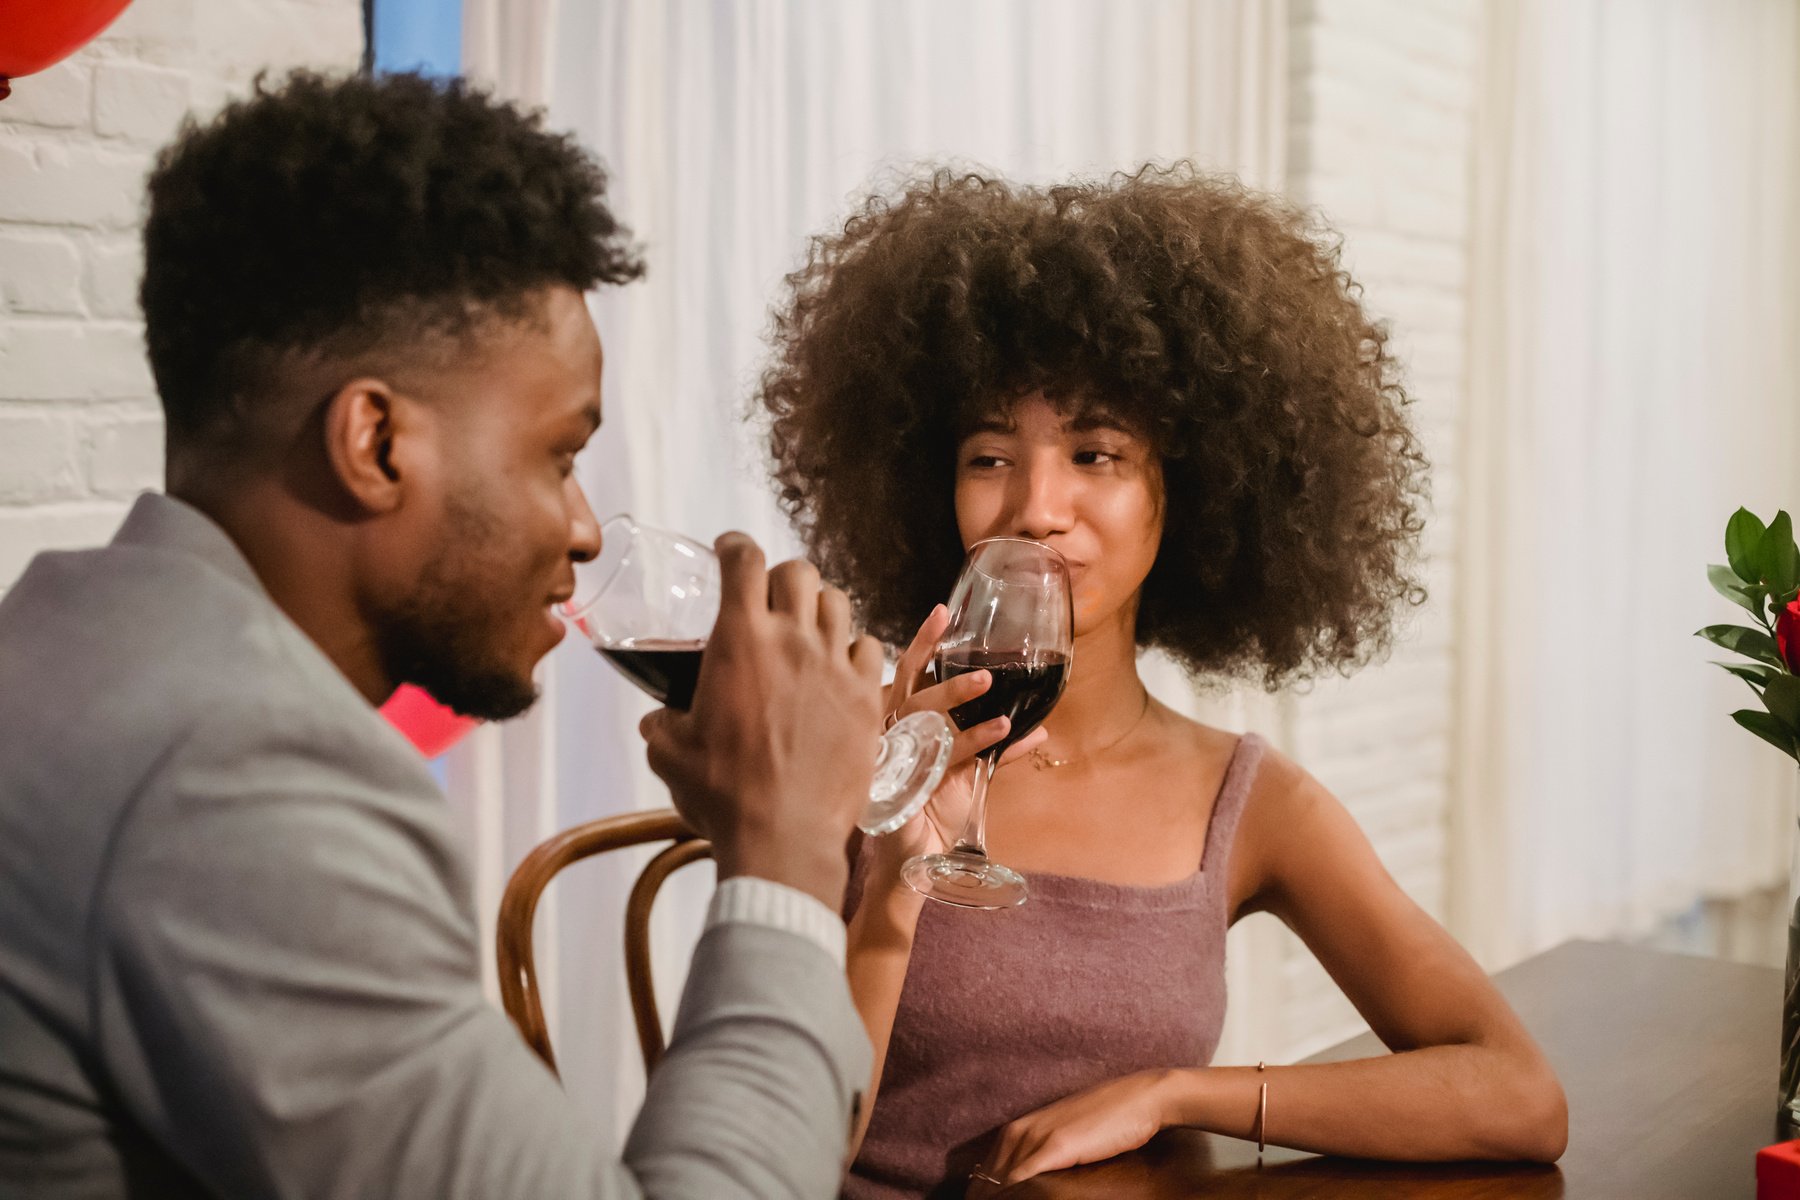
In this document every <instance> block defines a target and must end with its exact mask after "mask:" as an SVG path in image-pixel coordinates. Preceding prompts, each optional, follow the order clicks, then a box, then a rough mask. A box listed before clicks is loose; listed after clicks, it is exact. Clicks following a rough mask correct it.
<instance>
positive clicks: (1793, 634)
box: [1775, 597, 1800, 675]
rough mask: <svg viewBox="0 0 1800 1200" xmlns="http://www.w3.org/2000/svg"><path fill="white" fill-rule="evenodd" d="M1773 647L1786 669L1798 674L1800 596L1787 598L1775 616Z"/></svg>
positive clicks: (1799, 672) (1799, 659) (1799, 668)
mask: <svg viewBox="0 0 1800 1200" xmlns="http://www.w3.org/2000/svg"><path fill="white" fill-rule="evenodd" d="M1775 648H1776V649H1777V650H1779V651H1781V661H1783V662H1785V663H1786V664H1787V666H1788V670H1790V671H1792V672H1793V673H1794V674H1796V675H1800V597H1796V598H1795V599H1793V600H1789V601H1788V606H1787V607H1786V608H1784V609H1782V610H1781V615H1780V616H1779V617H1776V618H1775Z"/></svg>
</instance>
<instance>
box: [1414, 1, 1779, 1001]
mask: <svg viewBox="0 0 1800 1200" xmlns="http://www.w3.org/2000/svg"><path fill="white" fill-rule="evenodd" d="M1488 24H1489V27H1488V29H1487V31H1486V35H1485V37H1484V45H1485V50H1486V56H1487V67H1488V69H1487V74H1486V78H1485V79H1484V82H1483V91H1482V100H1481V112H1480V120H1479V126H1480V127H1479V131H1478V139H1479V140H1478V153H1477V159H1478V161H1477V167H1476V188H1475V190H1476V196H1477V201H1476V213H1475V244H1474V247H1473V260H1472V266H1473V272H1472V274H1473V278H1474V281H1475V282H1474V295H1473V296H1472V298H1471V299H1472V306H1471V328H1472V330H1473V331H1474V340H1475V344H1474V345H1473V346H1472V347H1471V354H1470V364H1471V378H1470V405H1471V407H1470V412H1469V423H1468V427H1467V434H1466V446H1467V450H1468V458H1467V462H1466V463H1465V464H1464V465H1465V478H1466V481H1467V483H1466V487H1467V503H1466V505H1465V513H1466V525H1465V527H1464V530H1463V549H1464V553H1463V563H1464V566H1463V570H1464V577H1463V580H1462V582H1461V585H1460V587H1459V589H1458V591H1459V593H1460V595H1461V596H1462V597H1463V598H1464V600H1463V609H1462V612H1461V615H1460V624H1461V636H1460V646H1461V647H1462V650H1463V654H1464V663H1463V666H1464V671H1463V687H1462V695H1461V697H1460V704H1459V713H1458V716H1459V725H1460V738H1459V766H1458V784H1459V790H1458V806H1457V814H1456V816H1457V830H1456V848H1457V853H1456V857H1455V860H1454V861H1453V863H1452V869H1451V873H1450V874H1451V879H1452V880H1453V885H1454V887H1455V888H1456V893H1457V898H1456V902H1455V907H1454V913H1455V917H1456V919H1455V922H1454V924H1455V925H1456V927H1457V930H1458V932H1459V933H1461V934H1462V935H1463V937H1464V939H1465V940H1466V941H1468V942H1469V943H1470V944H1471V945H1472V946H1473V947H1474V948H1475V949H1476V950H1477V952H1478V954H1480V956H1481V957H1482V958H1483V959H1484V961H1486V962H1487V963H1488V964H1489V965H1500V964H1503V963H1505V962H1507V961H1510V960H1512V959H1515V958H1517V957H1519V956H1521V955H1524V954H1528V953H1531V952H1533V951H1535V950H1538V949H1541V948H1543V947H1545V946H1548V945H1551V944H1554V943H1556V942H1558V941H1561V940H1563V939H1564V938H1567V937H1572V936H1618V935H1622V934H1631V933H1635V932H1641V931H1644V930H1645V929H1647V928H1648V927H1649V926H1650V925H1651V924H1653V923H1654V922H1655V921H1657V920H1659V919H1660V918H1663V917H1666V916H1668V915H1669V914H1671V913H1674V912H1677V911H1680V910H1682V909H1685V908H1687V907H1689V906H1690V905H1692V904H1693V903H1694V902H1695V901H1696V900H1697V899H1699V898H1700V897H1702V896H1706V895H1729V894H1736V893H1741V892H1743V891H1745V890H1748V889H1750V888H1752V887H1756V886H1760V885H1766V884H1768V883H1771V882H1773V881H1775V880H1777V879H1778V878H1780V877H1781V876H1782V874H1783V872H1784V870H1785V856H1786V845H1787V836H1788V830H1789V828H1790V827H1791V825H1792V819H1793V802H1794V799H1793V791H1794V783H1795V778H1796V772H1795V767H1794V763H1793V762H1792V761H1790V760H1788V759H1785V758H1783V757H1782V756H1780V755H1779V754H1778V753H1777V752H1775V751H1774V750H1772V749H1771V748H1769V747H1767V746H1765V745H1763V744H1762V743H1761V742H1759V741H1757V740H1756V739H1754V738H1753V737H1751V736H1750V735H1749V734H1747V733H1744V732H1742V731H1741V730H1739V729H1738V728H1737V727H1736V726H1735V725H1734V724H1733V723H1732V722H1731V721H1730V720H1729V718H1728V716H1727V714H1728V713H1729V712H1730V711H1731V710H1732V709H1735V708H1740V707H1745V706H1754V704H1755V703H1756V702H1755V698H1754V697H1753V696H1752V695H1751V694H1750V692H1749V691H1748V690H1747V689H1746V688H1745V687H1744V685H1742V684H1741V683H1739V682H1737V681H1736V680H1733V679H1730V678H1728V677H1727V676H1725V675H1724V673H1723V672H1721V671H1719V669H1718V668H1716V667H1712V666H1709V665H1707V660H1708V659H1711V658H1720V657H1725V656H1724V655H1722V654H1721V653H1720V652H1718V651H1716V650H1714V649H1712V648H1711V647H1708V646H1707V645H1705V644H1704V643H1702V642H1700V641H1698V640H1697V639H1694V638H1692V637H1690V636H1689V635H1690V634H1691V633H1692V632H1693V631H1694V630H1695V629H1698V628H1699V627H1700V626H1702V625H1707V624H1712V623H1715V622H1722V621H1730V620H1732V619H1733V613H1734V612H1737V610H1735V609H1733V608H1731V607H1730V606H1729V605H1728V604H1727V603H1726V602H1725V601H1723V600H1720V599H1718V598H1717V597H1715V596H1714V595H1713V593H1712V590H1711V589H1710V588H1709V587H1708V585H1707V582H1706V579H1705V576H1704V568H1705V566H1706V564H1707V563H1709V562H1721V561H1723V544H1722V543H1723V535H1724V527H1725V521H1726V518H1727V517H1728V516H1729V515H1730V514H1731V512H1732V511H1733V510H1734V509H1735V508H1736V507H1737V506H1738V505H1740V504H1742V505H1748V506H1749V507H1750V508H1752V509H1753V510H1755V511H1758V512H1760V513H1762V514H1763V515H1764V517H1765V518H1766V517H1768V516H1770V515H1772V514H1773V512H1774V510H1775V508H1776V507H1777V506H1781V507H1786V508H1788V509H1790V510H1793V509H1796V508H1800V356H1797V352H1796V347H1797V346H1800V291H1797V289H1796V280H1797V279H1800V5H1795V4H1794V3H1793V2H1792V0H1507V2H1503V3H1490V5H1489V9H1488ZM1737 615H1738V616H1740V617H1741V616H1743V615H1744V614H1742V613H1741V612H1737Z"/></svg>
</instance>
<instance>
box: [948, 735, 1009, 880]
mask: <svg viewBox="0 0 1800 1200" xmlns="http://www.w3.org/2000/svg"><path fill="white" fill-rule="evenodd" d="M999 758H1000V756H999V755H998V754H983V755H982V756H981V758H980V760H979V764H980V765H978V766H977V767H976V768H975V794H974V795H973V796H971V797H970V799H969V819H968V820H967V821H965V822H964V823H963V831H962V834H961V835H960V836H959V837H958V838H957V839H956V846H955V851H956V853H958V854H975V855H979V856H981V857H982V858H986V857H987V796H988V783H989V782H990V781H991V780H992V779H993V778H994V766H995V764H996V763H997V762H998V761H999Z"/></svg>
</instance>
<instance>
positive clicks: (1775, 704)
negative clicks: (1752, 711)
mask: <svg viewBox="0 0 1800 1200" xmlns="http://www.w3.org/2000/svg"><path fill="white" fill-rule="evenodd" d="M1763 707H1764V708H1766V709H1768V710H1769V715H1770V716H1772V717H1774V718H1775V719H1776V720H1778V721H1780V722H1781V723H1782V724H1783V725H1785V726H1787V730H1788V735H1789V737H1790V738H1791V737H1793V736H1795V734H1796V733H1800V678H1795V677H1794V676H1792V675H1777V676H1775V678H1773V679H1771V680H1769V682H1768V685H1767V686H1766V687H1764V688H1763Z"/></svg>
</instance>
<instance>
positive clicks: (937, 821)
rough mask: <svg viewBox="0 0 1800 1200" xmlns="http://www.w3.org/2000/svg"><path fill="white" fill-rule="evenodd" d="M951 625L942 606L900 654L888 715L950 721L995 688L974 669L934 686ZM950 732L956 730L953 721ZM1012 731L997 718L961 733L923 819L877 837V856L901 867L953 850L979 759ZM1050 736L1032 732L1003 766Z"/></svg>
mask: <svg viewBox="0 0 1800 1200" xmlns="http://www.w3.org/2000/svg"><path fill="white" fill-rule="evenodd" d="M949 625H950V611H949V610H948V609H946V608H945V607H944V606H943V605H941V604H940V605H938V606H937V607H936V608H934V609H932V610H931V615H930V616H928V617H926V618H925V623H924V624H923V625H920V626H919V631H918V632H917V633H916V634H914V635H913V640H912V643H911V644H910V645H908V646H907V648H906V651H905V652H904V653H903V654H901V655H900V661H899V662H898V663H897V664H896V666H895V668H894V683H893V687H892V688H891V689H890V691H889V695H888V711H889V712H890V713H892V714H893V715H894V716H895V717H896V718H898V717H907V716H911V715H912V714H913V713H916V712H926V711H931V712H938V713H942V714H943V716H944V719H945V720H949V719H950V710H951V709H953V708H956V707H958V706H959V705H963V704H967V703H968V702H969V701H971V700H973V699H975V698H976V697H977V696H979V695H981V694H982V693H983V692H985V691H987V690H988V688H989V687H991V686H992V685H993V681H994V679H993V676H992V675H991V674H989V673H988V672H986V671H970V672H968V673H966V674H963V675H958V676H957V677H956V678H954V679H950V680H946V681H944V682H942V683H932V682H931V676H930V674H929V668H930V666H931V660H932V657H933V656H934V655H935V654H936V653H937V645H938V641H939V640H940V639H941V638H942V637H943V636H944V631H945V630H946V629H947V628H949ZM951 728H952V729H954V728H955V724H954V722H953V723H952V725H951ZM1011 728H1012V722H1011V720H1010V719H1008V718H1006V717H995V718H994V719H993V720H991V721H983V722H982V723H981V724H979V725H976V726H973V727H971V728H969V729H964V730H960V731H958V732H957V734H956V740H955V742H953V743H952V744H951V748H950V768H949V769H948V770H947V771H945V772H944V780H943V782H942V783H940V784H938V787H937V791H935V792H934V793H932V797H931V799H930V801H929V802H927V803H926V805H925V807H924V809H923V810H921V812H920V814H919V816H917V817H914V818H913V819H912V820H911V821H909V822H907V823H906V825H904V826H903V827H901V828H900V829H897V830H895V831H894V832H893V833H890V834H888V835H886V836H884V837H880V838H876V839H875V847H876V852H877V853H878V854H879V855H880V856H881V858H882V859H884V860H886V861H888V862H890V863H893V864H896V865H897V864H898V863H900V862H904V861H905V860H906V859H908V858H911V857H913V856H914V855H915V854H936V853H939V852H941V851H944V850H948V849H949V848H950V846H951V844H952V843H953V842H954V841H955V840H956V835H957V834H958V833H959V832H960V831H961V830H962V827H963V822H964V821H965V820H967V819H968V815H969V801H970V800H971V799H972V798H973V795H974V788H975V769H976V766H977V763H976V761H975V756H976V755H978V754H980V753H981V752H982V751H983V750H986V749H987V748H988V747H989V746H992V745H993V744H994V743H995V742H998V741H999V740H1000V739H1001V738H1003V737H1005V736H1006V734H1007V731H1008V730H1010V729H1011ZM1046 736H1048V735H1047V734H1045V732H1044V730H1043V729H1041V728H1039V729H1034V730H1032V731H1031V732H1030V733H1029V734H1027V735H1026V736H1025V737H1023V738H1021V739H1020V740H1019V742H1018V744H1016V745H1013V746H1009V747H1007V750H1006V753H1005V754H1004V755H1002V756H1001V758H1000V763H1001V765H1005V764H1006V763H1009V762H1013V761H1014V760H1016V759H1017V758H1019V756H1021V755H1024V754H1030V753H1031V752H1032V750H1034V749H1035V748H1037V747H1038V746H1039V745H1040V744H1042V743H1043V741H1044V738H1045V737H1046Z"/></svg>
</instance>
